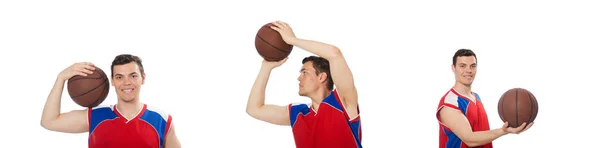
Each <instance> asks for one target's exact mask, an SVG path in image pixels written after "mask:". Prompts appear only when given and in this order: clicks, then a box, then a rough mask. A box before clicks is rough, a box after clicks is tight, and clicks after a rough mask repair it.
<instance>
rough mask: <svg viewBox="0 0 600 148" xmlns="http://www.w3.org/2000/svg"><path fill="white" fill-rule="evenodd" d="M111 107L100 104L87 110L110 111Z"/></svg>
mask: <svg viewBox="0 0 600 148" xmlns="http://www.w3.org/2000/svg"><path fill="white" fill-rule="evenodd" d="M112 107H113V105H105V104H101V105H98V106H96V107H90V108H88V110H105V109H109V110H112Z"/></svg>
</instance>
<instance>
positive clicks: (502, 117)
mask: <svg viewBox="0 0 600 148" xmlns="http://www.w3.org/2000/svg"><path fill="white" fill-rule="evenodd" d="M506 94H507V93H506V92H505V93H504V94H502V97H500V98H501V100H502V106H501V107H500V109H502V116H500V118H501V119H505V118H504V96H506ZM509 124H510V123H509Z"/></svg>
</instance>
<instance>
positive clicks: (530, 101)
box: [525, 92, 533, 126]
mask: <svg viewBox="0 0 600 148" xmlns="http://www.w3.org/2000/svg"><path fill="white" fill-rule="evenodd" d="M527 95H529V104H530V105H531V110H530V111H529V120H527V124H526V125H525V126H527V125H529V123H531V120H532V119H531V118H533V99H531V98H533V96H532V95H533V94H531V92H530V93H528V94H527Z"/></svg>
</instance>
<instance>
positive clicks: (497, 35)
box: [0, 0, 600, 148]
mask: <svg viewBox="0 0 600 148" xmlns="http://www.w3.org/2000/svg"><path fill="white" fill-rule="evenodd" d="M597 8H598V5H597V4H592V3H588V2H577V1H568V2H566V1H565V2H549V1H538V2H532V1H528V2H525V1H512V2H511V1H502V2H481V1H453V2H448V1H439V2H431V1H419V2H397V3H395V4H391V3H380V2H375V1H370V2H369V3H354V2H343V3H342V2H324V1H293V2H283V1H251V2H250V1H214V2H213V1H210V2H198V1H164V2H157V1H102V2H98V1H74V0H73V1H64V0H59V1H27V0H24V1H2V2H0V51H1V53H0V64H1V66H0V67H1V72H0V79H1V80H0V84H1V85H0V87H1V89H0V101H1V102H0V105H2V107H1V108H0V109H1V112H0V113H1V114H2V120H1V121H0V131H1V133H3V135H5V136H8V137H4V138H2V140H0V141H1V143H2V145H5V146H11V147H36V146H37V145H43V146H45V147H77V148H80V147H87V134H86V133H84V134H65V133H57V132H50V131H47V130H45V129H43V128H42V127H41V126H40V124H39V121H40V117H41V113H42V108H43V105H44V103H45V100H46V97H47V96H48V93H49V92H50V89H51V87H52V86H53V83H54V80H55V78H56V76H57V74H58V73H59V72H60V71H62V70H63V69H64V68H66V67H67V66H69V65H71V64H72V63H74V62H82V61H90V62H93V63H95V64H96V65H97V66H99V67H100V68H102V69H103V70H105V72H107V73H110V63H111V61H112V60H113V58H114V56H116V55H118V54H122V53H131V54H134V55H138V56H140V57H141V58H142V59H143V62H144V63H143V64H144V66H145V68H146V73H147V78H146V84H145V85H143V88H142V90H143V91H142V97H141V99H142V100H143V102H145V103H148V104H151V105H154V106H158V107H159V108H161V109H163V110H167V111H169V112H170V113H171V114H172V115H173V117H174V123H175V124H176V130H177V134H178V137H179V138H180V140H181V143H182V145H183V147H190V148H192V147H241V146H247V147H277V148H281V147H294V141H293V137H292V133H291V128H290V127H286V126H277V125H272V124H268V123H266V122H262V121H258V120H255V119H253V118H251V117H250V116H248V115H247V114H246V113H245V105H246V101H247V97H248V95H249V91H250V88H251V86H252V84H253V82H254V79H255V78H256V75H257V74H258V71H259V68H260V64H261V60H262V59H261V58H260V56H259V55H258V54H257V53H256V49H255V48H254V36H255V34H256V32H257V31H258V29H259V28H260V27H261V26H262V25H263V24H265V23H267V22H270V21H274V20H283V21H286V22H288V23H289V24H290V25H291V26H292V27H293V29H294V30H295V31H296V35H297V36H298V37H300V38H305V39H311V40H318V41H322V42H326V43H330V44H334V45H336V46H338V47H339V48H341V50H342V52H343V53H344V55H345V56H346V58H347V61H348V63H349V65H350V68H351V69H352V71H353V73H354V78H355V82H356V87H357V88H358V92H359V103H360V109H361V119H362V128H363V145H364V147H408V146H413V147H415V146H416V147H428V148H430V147H437V145H438V124H437V121H436V118H435V111H436V108H437V104H438V102H439V99H440V98H441V97H442V96H443V95H444V93H445V92H446V91H447V90H448V89H450V88H451V86H452V85H453V84H454V75H453V73H452V72H451V67H450V66H451V64H452V55H453V54H454V52H455V51H456V50H457V49H460V48H469V49H473V50H474V51H475V53H476V54H477V56H478V58H479V69H478V75H477V77H476V80H475V83H474V88H473V90H474V91H475V92H477V93H479V95H480V96H481V97H482V99H483V101H484V104H485V107H486V109H487V113H488V116H489V118H490V119H489V120H490V126H491V127H492V128H499V127H500V126H501V125H502V122H501V121H500V118H499V116H498V114H497V103H498V99H499V97H500V95H501V94H502V93H503V92H504V91H506V90H508V89H510V88H514V87H522V88H526V89H528V90H530V91H531V92H533V93H534V95H535V96H536V97H537V99H538V103H539V114H538V116H537V119H536V124H535V125H534V126H533V127H532V128H531V129H530V130H529V131H527V132H525V133H522V134H521V135H507V136H504V137H501V138H499V139H497V140H496V141H494V145H495V146H496V147H532V146H533V147H549V146H556V147H578V146H591V145H592V144H593V143H594V142H593V140H597V137H596V138H593V136H596V133H598V132H600V131H599V130H598V128H595V127H596V125H597V123H595V122H592V121H593V120H596V119H597V117H598V113H599V111H598V110H596V109H593V108H596V107H597V105H598V103H599V101H598V99H599V97H598V95H597V94H596V93H594V92H597V91H598V90H599V87H598V83H600V80H599V78H598V76H600V72H598V64H600V60H598V59H599V57H598V56H599V55H600V54H597V53H593V52H597V50H598V49H599V47H600V45H599V44H598V41H599V40H600V29H599V27H598V26H600V23H598V22H597V18H598V14H600V10H599V9H597ZM308 55H310V54H309V53H307V52H305V51H303V50H302V49H300V48H294V50H293V52H292V54H291V55H290V58H289V60H288V61H287V63H286V64H284V65H282V66H281V67H279V68H277V69H275V70H274V71H273V72H272V76H271V79H270V82H269V84H268V87H267V99H266V100H267V103H271V104H279V105H286V104H289V103H292V102H305V103H306V102H309V99H308V98H303V97H299V96H298V95H297V91H298V90H297V89H298V87H297V86H298V85H297V83H298V82H297V80H296V78H297V76H298V75H299V73H298V70H299V69H300V67H301V60H302V58H303V57H305V56H308ZM65 88H66V87H65ZM113 103H116V95H115V93H114V89H113V88H112V87H111V92H110V94H109V97H108V98H107V99H106V101H105V102H104V103H103V104H113ZM72 109H81V107H79V106H77V105H76V104H75V103H73V101H72V100H70V98H69V97H68V93H67V92H66V90H65V91H64V93H63V99H62V111H63V112H66V111H69V110H72ZM584 134H589V135H590V136H586V135H584Z"/></svg>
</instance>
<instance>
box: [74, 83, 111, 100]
mask: <svg viewBox="0 0 600 148" xmlns="http://www.w3.org/2000/svg"><path fill="white" fill-rule="evenodd" d="M107 81H108V80H105V81H103V82H102V83H101V84H100V85H98V86H96V87H94V88H93V89H91V90H89V91H87V92H85V93H82V94H81V95H78V96H75V97H72V98H77V97H81V96H83V95H86V94H88V93H90V92H92V91H94V90H96V89H98V87H100V86H103V85H104V84H105V83H106V82H107Z"/></svg>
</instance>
